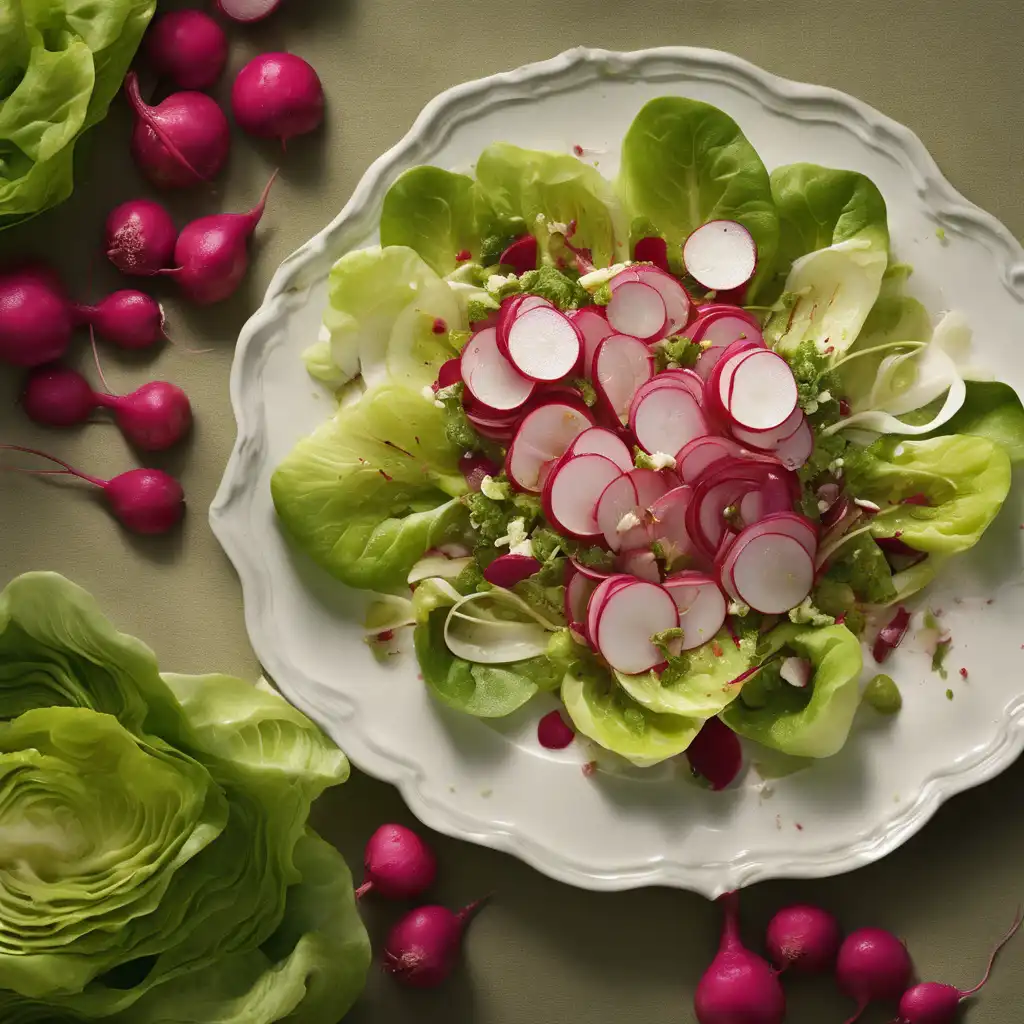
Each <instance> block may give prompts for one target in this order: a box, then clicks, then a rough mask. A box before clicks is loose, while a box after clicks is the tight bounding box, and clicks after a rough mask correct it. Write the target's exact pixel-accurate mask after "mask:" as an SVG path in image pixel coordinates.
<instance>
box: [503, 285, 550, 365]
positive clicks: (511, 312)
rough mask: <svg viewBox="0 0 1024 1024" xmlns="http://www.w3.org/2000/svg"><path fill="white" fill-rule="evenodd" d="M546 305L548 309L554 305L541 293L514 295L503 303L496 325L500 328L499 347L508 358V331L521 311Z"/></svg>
mask: <svg viewBox="0 0 1024 1024" xmlns="http://www.w3.org/2000/svg"><path fill="white" fill-rule="evenodd" d="M540 306H545V307H547V308H548V309H553V308H554V307H553V306H552V305H551V303H550V302H548V300H547V299H545V298H544V297H543V296H541V295H513V296H512V297H511V298H508V299H505V300H504V301H503V302H502V303H501V308H500V309H499V310H498V322H497V323H496V324H495V327H497V329H498V348H499V349H501V354H502V355H503V356H505V357H506V358H508V332H509V330H510V329H511V327H512V324H513V323H515V321H516V318H517V317H518V316H519V315H520V314H521V313H528V312H529V311H530V310H531V309H537V308H538V307H540Z"/></svg>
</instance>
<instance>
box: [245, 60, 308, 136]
mask: <svg viewBox="0 0 1024 1024" xmlns="http://www.w3.org/2000/svg"><path fill="white" fill-rule="evenodd" d="M325 102H326V101H325V99H324V89H323V86H322V85H321V83H320V78H319V77H318V76H317V73H316V72H315V71H314V70H313V68H312V67H310V65H309V64H307V63H306V61H304V60H303V59H302V58H301V57H296V56H295V54H293V53H264V54H261V55H260V56H259V57H255V58H253V60H251V61H249V63H248V64H246V65H245V67H244V68H242V70H241V71H240V72H239V73H238V77H237V78H236V79H235V84H234V86H233V88H232V90H231V109H232V111H233V112H234V115H235V121H236V122H237V124H238V127H239V128H241V129H242V131H244V132H247V133H248V134H249V135H255V136H256V137H257V138H261V139H280V140H281V143H282V144H285V143H287V142H288V140H289V139H293V138H295V137H296V136H297V135H306V134H308V133H309V132H312V131H316V129H317V128H319V127H320V125H321V123H322V122H323V119H324V106H325Z"/></svg>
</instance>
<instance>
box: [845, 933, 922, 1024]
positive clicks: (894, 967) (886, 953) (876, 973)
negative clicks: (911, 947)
mask: <svg viewBox="0 0 1024 1024" xmlns="http://www.w3.org/2000/svg"><path fill="white" fill-rule="evenodd" d="M912 972H913V965H912V964H911V962H910V954H909V953H908V952H907V949H906V947H905V946H904V945H903V943H902V942H900V940H899V939H897V938H896V936H895V935H893V934H892V932H887V931H884V930H883V929H881V928H859V929H858V930H857V931H855V932H851V933H850V934H849V935H847V936H846V939H845V940H844V941H843V944H842V945H841V946H840V947H839V956H838V959H837V961H836V981H837V982H838V983H839V988H840V989H841V990H842V991H843V992H844V993H845V994H846V995H848V996H849V997H850V998H851V999H855V1000H856V1001H857V1011H856V1013H854V1015H853V1016H852V1017H851V1018H850V1019H849V1020H848V1021H847V1022H846V1024H853V1022H854V1021H856V1020H859V1019H860V1016H861V1014H862V1013H863V1012H864V1011H865V1010H866V1009H867V1007H868V1004H869V1003H875V1002H896V1000H897V999H899V998H900V996H901V995H902V994H903V992H904V990H905V989H906V987H907V984H908V983H909V981H910V976H911V974H912Z"/></svg>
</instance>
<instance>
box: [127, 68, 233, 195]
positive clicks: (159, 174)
mask: <svg viewBox="0 0 1024 1024" xmlns="http://www.w3.org/2000/svg"><path fill="white" fill-rule="evenodd" d="M125 90H126V92H127V94H128V101H129V102H130V103H131V106H132V109H133V110H134V111H135V116H136V121H135V128H134V131H133V132H132V156H133V157H134V158H135V162H136V163H137V164H138V165H139V169H140V170H141V171H142V173H143V174H145V175H146V177H147V178H149V180H150V181H151V182H153V184H154V185H156V186H157V187H158V188H189V187H191V186H194V185H199V184H201V183H202V182H204V181H211V180H212V179H214V178H215V177H216V176H217V175H218V174H219V173H220V171H221V169H222V168H223V167H224V164H225V163H226V161H227V158H228V151H229V150H230V148H231V130H230V128H229V127H228V120H227V118H226V117H225V116H224V112H223V111H222V110H221V109H220V107H218V106H217V104H216V102H214V100H212V99H210V97H209V96H207V95H206V94H205V93H201V92H177V93H173V94H172V95H170V96H168V97H167V99H165V100H164V101H163V102H162V103H159V104H158V105H157V106H155V107H151V106H149V105H148V104H147V103H145V102H144V101H143V99H142V96H141V94H140V93H139V77H138V75H137V74H136V73H135V72H134V71H129V72H128V75H127V77H126V78H125Z"/></svg>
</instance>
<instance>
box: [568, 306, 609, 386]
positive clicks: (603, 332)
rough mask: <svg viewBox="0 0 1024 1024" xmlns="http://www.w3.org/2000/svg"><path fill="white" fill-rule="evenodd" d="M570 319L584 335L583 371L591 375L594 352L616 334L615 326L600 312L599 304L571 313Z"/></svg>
mask: <svg viewBox="0 0 1024 1024" xmlns="http://www.w3.org/2000/svg"><path fill="white" fill-rule="evenodd" d="M569 319H570V320H572V322H573V323H574V324H575V325H576V327H577V329H578V330H579V332H580V334H581V335H582V336H583V373H584V374H585V375H586V376H587V377H589V376H590V374H591V371H592V370H593V367H594V353H595V352H596V351H597V346H598V345H600V344H601V342H602V341H604V339H605V338H607V337H609V336H610V335H612V334H615V328H614V327H612V325H611V324H610V323H608V320H607V318H606V317H605V316H604V314H603V313H602V312H599V307H597V306H585V307H584V308H583V309H577V310H576V311H575V312H574V313H570V314H569Z"/></svg>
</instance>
